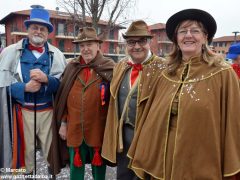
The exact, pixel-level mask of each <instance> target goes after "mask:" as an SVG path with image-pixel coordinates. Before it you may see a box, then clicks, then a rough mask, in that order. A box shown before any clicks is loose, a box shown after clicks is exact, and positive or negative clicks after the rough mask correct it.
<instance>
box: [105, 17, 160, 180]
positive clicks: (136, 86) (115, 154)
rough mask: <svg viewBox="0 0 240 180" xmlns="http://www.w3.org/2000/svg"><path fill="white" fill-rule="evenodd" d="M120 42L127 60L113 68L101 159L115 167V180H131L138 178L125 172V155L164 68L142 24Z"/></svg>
mask: <svg viewBox="0 0 240 180" xmlns="http://www.w3.org/2000/svg"><path fill="white" fill-rule="evenodd" d="M123 38H124V39H126V44H127V54H128V55H129V56H127V57H126V58H125V59H123V60H121V61H120V62H119V63H118V64H117V65H116V67H115V68H114V72H113V79H112V82H111V85H110V93H111V97H110V104H109V111H108V116H107V122H106V128H105V133H104V141H103V147H102V157H104V158H105V159H107V160H108V161H110V162H112V163H117V179H122V180H132V179H135V178H137V177H136V176H135V174H134V172H133V171H131V170H130V169H128V164H129V158H128V157H127V156H126V154H127V152H128V148H129V147H130V145H131V141H132V138H133V136H134V132H135V130H136V129H137V127H138V119H139V117H140V116H141V114H142V112H143V108H144V105H145V104H146V99H147V97H148V94H149V92H150V90H151V88H152V86H153V83H154V82H155V81H156V79H157V78H158V76H159V72H161V69H162V68H164V65H163V61H162V59H160V58H159V57H157V56H156V55H154V54H153V53H152V52H151V51H150V41H151V38H152V35H151V34H150V32H149V31H148V26H147V24H146V23H145V22H144V21H142V20H139V21H135V22H133V23H132V24H131V25H130V27H129V28H128V30H127V32H126V34H124V35H123Z"/></svg>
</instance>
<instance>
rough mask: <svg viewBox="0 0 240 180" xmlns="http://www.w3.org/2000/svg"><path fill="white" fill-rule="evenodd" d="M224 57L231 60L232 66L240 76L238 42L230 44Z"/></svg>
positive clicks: (239, 46)
mask: <svg viewBox="0 0 240 180" xmlns="http://www.w3.org/2000/svg"><path fill="white" fill-rule="evenodd" d="M226 58H227V59H231V60H232V62H233V63H232V67H233V69H234V71H235V72H236V73H237V75H238V78H240V43H235V44H232V45H231V46H230V47H229V50H228V53H227V56H226Z"/></svg>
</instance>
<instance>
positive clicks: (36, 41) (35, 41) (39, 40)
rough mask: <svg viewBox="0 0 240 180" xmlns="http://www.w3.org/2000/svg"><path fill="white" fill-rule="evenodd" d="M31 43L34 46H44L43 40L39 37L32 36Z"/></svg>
mask: <svg viewBox="0 0 240 180" xmlns="http://www.w3.org/2000/svg"><path fill="white" fill-rule="evenodd" d="M32 42H33V43H34V44H38V45H39V44H44V39H43V38H41V37H39V36H33V38H32Z"/></svg>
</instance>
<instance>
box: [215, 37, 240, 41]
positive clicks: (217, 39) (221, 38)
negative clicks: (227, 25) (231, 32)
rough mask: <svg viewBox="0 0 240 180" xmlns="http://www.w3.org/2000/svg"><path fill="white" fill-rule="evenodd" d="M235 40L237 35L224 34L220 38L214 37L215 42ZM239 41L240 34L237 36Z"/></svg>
mask: <svg viewBox="0 0 240 180" xmlns="http://www.w3.org/2000/svg"><path fill="white" fill-rule="evenodd" d="M234 40H235V36H222V37H219V38H215V39H213V42H232V41H234ZM236 40H237V41H240V36H237V38H236Z"/></svg>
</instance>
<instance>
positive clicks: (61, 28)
mask: <svg viewBox="0 0 240 180" xmlns="http://www.w3.org/2000/svg"><path fill="white" fill-rule="evenodd" d="M57 34H58V35H64V24H63V23H59V24H58V31H57Z"/></svg>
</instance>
